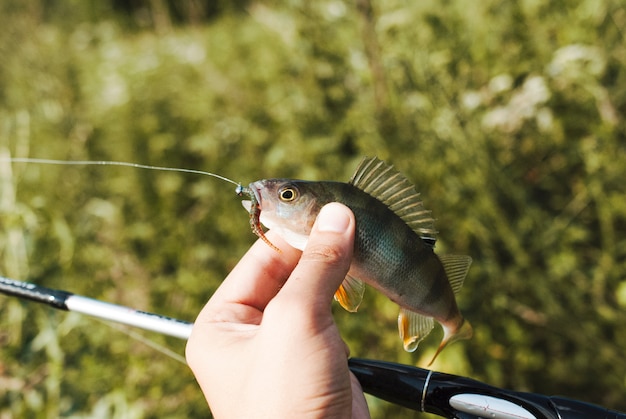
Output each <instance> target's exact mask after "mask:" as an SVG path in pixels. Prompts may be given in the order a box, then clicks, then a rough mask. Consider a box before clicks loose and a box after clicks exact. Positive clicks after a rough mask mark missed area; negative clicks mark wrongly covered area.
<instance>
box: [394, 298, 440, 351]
mask: <svg viewBox="0 0 626 419" xmlns="http://www.w3.org/2000/svg"><path fill="white" fill-rule="evenodd" d="M433 327H435V320H434V319H433V318H432V317H427V316H423V315H421V314H419V313H416V312H414V311H411V310H407V309H406V308H401V309H400V314H399V315H398V332H399V333H400V339H402V344H403V345H404V350H405V351H407V352H414V351H415V350H416V349H417V346H418V345H419V344H420V342H421V341H422V340H423V339H424V338H425V337H426V336H428V334H429V333H430V331H431V330H433Z"/></svg>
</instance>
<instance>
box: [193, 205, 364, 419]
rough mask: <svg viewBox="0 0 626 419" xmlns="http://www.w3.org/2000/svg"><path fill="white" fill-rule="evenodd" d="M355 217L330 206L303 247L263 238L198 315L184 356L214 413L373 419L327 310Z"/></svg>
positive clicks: (343, 269) (344, 266) (342, 271)
mask: <svg viewBox="0 0 626 419" xmlns="http://www.w3.org/2000/svg"><path fill="white" fill-rule="evenodd" d="M354 228H355V220H354V216H353V214H352V212H351V211H350V210H349V209H348V208H347V207H345V206H343V205H341V204H329V205H327V206H325V207H324V208H323V209H322V210H321V211H320V214H319V216H318V219H317V221H316V222H315V225H314V226H313V231H312V232H311V236H310V238H309V241H308V244H307V247H306V248H305V250H304V252H300V251H298V250H296V249H293V248H292V247H290V246H289V245H288V244H287V243H285V242H284V241H282V240H280V238H279V237H278V236H276V235H275V234H272V232H271V231H269V232H268V238H269V239H270V240H271V241H272V242H273V243H274V244H276V245H277V246H278V247H279V248H280V249H281V251H282V252H281V253H278V252H276V251H275V250H273V249H271V248H270V247H269V246H267V245H266V244H265V243H263V242H262V241H257V242H256V243H255V244H254V245H253V246H252V247H251V248H250V250H249V251H248V253H246V255H245V256H244V257H243V258H242V259H241V261H240V262H239V263H238V264H237V266H236V267H235V268H234V269H233V271H232V272H231V273H230V275H228V277H227V278H226V279H225V280H224V282H223V283H222V285H221V286H220V288H219V289H218V290H217V291H216V292H215V294H214V295H213V296H212V297H211V299H210V300H209V302H208V303H207V304H206V306H205V307H204V308H203V310H202V311H201V312H200V314H199V316H198V318H197V320H196V322H195V325H194V327H193V331H192V333H191V337H190V339H189V341H188V343H187V349H186V355H187V361H188V363H189V366H190V367H191V369H192V371H193V373H194V375H195V376H196V379H197V381H198V383H199V384H200V387H201V389H202V391H203V392H204V395H205V397H206V399H207V402H208V403H209V406H210V408H211V411H212V413H213V415H214V416H215V417H217V418H350V417H351V418H369V412H368V409H367V404H366V401H365V397H364V396H363V391H362V390H361V386H360V384H359V383H358V381H357V379H356V378H355V377H354V375H352V373H351V372H350V370H349V369H348V362H347V359H348V355H349V351H348V348H347V346H346V345H345V343H344V342H343V340H342V339H341V337H340V335H339V331H338V330H337V326H336V325H335V322H334V320H333V317H332V313H331V302H332V298H333V295H334V293H335V291H336V290H337V288H338V287H339V285H340V284H341V282H342V280H343V278H344V277H345V275H346V273H347V271H348V269H349V266H350V260H351V258H352V249H353V242H354Z"/></svg>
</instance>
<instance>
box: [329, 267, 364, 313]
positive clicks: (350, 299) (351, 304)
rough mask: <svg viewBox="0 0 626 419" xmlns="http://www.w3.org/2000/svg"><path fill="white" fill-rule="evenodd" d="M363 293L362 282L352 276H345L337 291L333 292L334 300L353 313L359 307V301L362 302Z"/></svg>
mask: <svg viewBox="0 0 626 419" xmlns="http://www.w3.org/2000/svg"><path fill="white" fill-rule="evenodd" d="M364 292H365V284H364V283H363V281H361V280H360V279H357V278H355V277H353V276H350V275H346V278H345V279H344V280H343V282H342V283H341V285H340V286H339V289H337V291H335V300H337V301H338V302H339V304H341V307H343V308H344V309H346V310H347V311H349V312H351V313H354V312H356V311H357V309H358V308H359V306H360V305H361V301H363V293H364Z"/></svg>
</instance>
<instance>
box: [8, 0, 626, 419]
mask: <svg viewBox="0 0 626 419" xmlns="http://www.w3.org/2000/svg"><path fill="white" fill-rule="evenodd" d="M0 27H2V28H3V29H2V31H1V32H0V153H1V155H2V156H4V157H6V156H13V157H39V158H55V159H71V160H122V161H128V162H135V163H143V164H152V165H163V166H171V167H183V168H191V169H200V170H208V171H212V172H215V173H218V174H220V175H223V176H227V177H230V178H232V179H234V180H236V181H241V182H243V183H249V182H252V181H254V180H257V179H261V178H267V177H297V178H304V179H311V180H322V179H331V180H347V179H349V177H350V175H351V173H352V172H353V170H354V169H355V167H356V165H357V163H358V161H359V160H360V159H361V158H362V156H365V155H368V156H374V155H376V156H378V157H380V158H382V159H384V160H386V161H388V162H389V163H391V164H394V165H395V166H396V167H397V168H398V169H399V170H400V171H402V172H403V173H404V174H406V175H407V177H408V178H409V179H411V180H412V181H413V182H414V183H415V184H416V186H417V189H418V190H419V191H421V192H422V197H423V199H424V203H425V206H426V207H427V208H428V209H431V210H432V211H433V216H434V217H435V218H436V226H437V229H438V230H439V232H440V234H439V240H438V243H437V249H436V250H437V252H439V253H446V252H454V253H460V254H468V255H470V256H472V258H473V259H474V263H473V265H472V268H471V270H470V273H469V275H468V278H467V280H466V282H465V286H464V289H463V290H462V291H461V293H460V295H459V305H460V308H461V310H462V312H463V313H464V314H465V316H466V317H467V318H468V319H469V320H470V322H471V323H472V324H473V325H474V328H475V336H474V338H473V339H472V340H470V341H466V342H462V343H457V344H454V345H452V346H451V347H449V348H447V349H446V350H445V351H444V352H443V353H442V355H441V356H440V358H439V359H438V360H437V362H436V364H435V365H434V368H435V369H437V370H440V371H445V372H449V373H454V374H460V375H466V376H470V377H472V378H476V379H479V380H483V381H486V382H488V383H490V384H493V385H497V386H503V387H507V388H512V389H515V390H520V391H533V392H539V393H545V394H561V395H565V396H569V397H573V398H578V399H581V400H585V401H589V402H593V403H598V404H602V405H605V406H607V407H611V408H615V409H622V410H626V398H625V397H624V394H625V393H624V390H625V389H626V358H625V357H624V351H625V350H626V349H625V348H626V314H625V313H624V311H625V309H626V277H625V275H624V272H626V235H625V234H624V231H625V229H626V196H625V195H624V194H625V192H626V182H625V175H626V152H625V149H626V123H625V117H624V115H625V113H626V44H625V41H624V39H626V9H625V4H624V2H623V0H583V1H566V0H560V1H552V2H540V1H536V0H523V1H519V2H508V1H499V0H498V1H496V0H483V1H480V2H473V3H472V4H471V6H470V5H468V3H467V2H466V1H463V0H445V1H434V0H423V1H419V2H413V1H402V0H393V1H374V0H372V1H370V0H356V1H355V2H348V1H340V0H331V1H317V2H309V1H299V0H292V1H286V2H278V1H237V2H228V1H216V2H209V1H206V2H202V1H185V2H177V1H173V0H172V1H166V0H152V1H148V0H145V1H142V0H137V1H133V2H122V1H110V2H105V1H79V0H74V1H70V0H68V1H43V0H39V1H37V0H24V1H17V0H8V1H3V2H2V3H1V5H0ZM254 240H255V237H254V235H253V234H252V233H251V232H250V230H249V226H248V216H247V215H246V213H245V211H244V210H243V209H242V208H241V204H240V198H238V197H237V196H236V195H235V193H234V187H233V185H230V184H227V183H225V182H222V181H219V180H217V179H212V178H207V177H202V176H198V175H188V174H177V173H161V172H150V171H142V170H138V169H128V168H120V167H106V166H97V167H96V166H82V167H81V166H43V165H35V164H8V163H7V162H6V160H3V161H2V162H0V272H1V273H2V274H3V275H5V276H10V277H14V278H16V279H22V280H28V281H31V282H35V283H37V284H40V285H43V286H46V287H51V288H61V289H66V290H69V291H72V292H74V293H77V294H83V295H86V296H89V297H92V298H97V299H102V300H105V301H108V302H112V303H117V304H125V305H130V306H132V307H135V308H138V309H141V310H146V311H153V312H157V313H161V314H165V315H169V316H173V317H177V318H181V319H185V320H190V321H192V320H193V319H194V318H195V316H196V314H197V313H198V312H199V310H200V308H201V307H202V306H203V304H204V303H205V302H206V300H207V299H208V298H209V297H210V296H211V294H212V293H213V292H214V290H215V289H216V288H217V287H218V286H219V284H220V281H221V280H222V279H223V278H224V277H225V276H226V274H227V273H228V272H229V270H230V269H231V268H232V267H233V266H234V264H235V263H236V262H237V261H238V259H239V258H240V257H241V256H242V255H243V253H244V252H245V250H246V249H247V248H248V247H249V246H250V244H251V243H252V242H253V241H254ZM334 312H335V313H336V319H337V322H338V323H339V328H340V330H341V333H342V335H343V336H344V338H345V340H346V341H347V343H348V344H349V346H350V349H351V352H352V355H353V356H358V357H368V358H376V359H382V360H388V361H397V362H401V363H406V364H414V365H420V366H424V365H425V364H426V363H427V362H428V360H429V359H430V357H431V356H432V354H433V352H434V350H435V348H436V346H437V344H438V342H439V340H440V338H441V330H440V329H439V328H437V329H435V332H434V333H433V334H432V336H430V337H429V338H428V339H427V340H426V341H425V342H424V343H423V344H422V346H421V347H420V349H418V351H417V352H416V353H414V354H408V353H405V352H404V351H403V350H402V346H401V344H400V341H399V339H398V336H397V331H396V316H397V307H396V306H395V305H394V304H392V303H391V302H389V301H388V300H387V299H386V298H384V297H383V296H381V295H378V294H377V293H375V292H374V291H373V290H371V289H368V290H367V291H366V297H365V301H364V303H363V304H362V306H361V309H360V310H359V313H357V314H348V313H345V312H344V311H343V310H342V309H341V308H340V307H339V306H337V305H336V306H335V307H334ZM168 350H169V351H173V352H174V353H176V354H178V355H181V354H182V353H183V351H184V343H183V342H181V341H177V340H176V339H174V338H166V337H163V336H159V335H156V334H152V333H149V332H137V331H136V330H129V329H127V328H125V327H120V326H114V325H110V324H107V323H105V322H100V321H97V320H94V319H91V318H87V317H84V316H81V315H78V314H71V313H69V314H68V313H64V312H55V311H54V310H53V309H51V308H48V307H44V306H39V305H37V304H35V303H31V302H25V301H20V300H17V299H15V298H12V297H4V296H0V417H2V418H5V417H6V418H11V417H39V418H49V417H74V418H79V417H94V418H98V417H102V418H143V417H147V418H151V417H154V418H156V417H158V418H167V417H172V418H177V417H180V418H183V417H207V416H208V415H209V410H208V408H207V406H206V402H205V401H204V398H203V396H202V394H201V392H200V391H199V388H198V387H197V385H196V383H195V381H194V379H193V377H192V375H191V373H190V372H189V370H188V369H187V367H186V366H185V365H184V364H183V363H181V362H180V360H176V359H175V357H174V356H172V355H171V354H168V353H167V351H168ZM369 402H370V408H371V411H372V415H373V417H374V418H383V417H432V416H429V415H424V414H418V413H413V412H411V411H408V410H404V409H401V408H399V407H397V406H393V405H390V404H388V403H385V402H382V401H379V400H377V399H374V398H370V399H369Z"/></svg>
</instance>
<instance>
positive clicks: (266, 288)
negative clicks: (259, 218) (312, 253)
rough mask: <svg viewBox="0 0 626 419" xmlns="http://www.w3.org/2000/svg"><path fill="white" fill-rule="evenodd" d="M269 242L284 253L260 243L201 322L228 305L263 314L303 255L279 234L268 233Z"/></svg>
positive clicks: (213, 299) (227, 281)
mask: <svg viewBox="0 0 626 419" xmlns="http://www.w3.org/2000/svg"><path fill="white" fill-rule="evenodd" d="M267 237H268V239H269V240H270V241H271V242H272V243H274V244H275V245H276V246H277V247H278V248H279V249H280V250H281V251H280V252H277V251H276V250H274V249H272V248H271V247H269V246H268V245H267V244H266V243H264V242H263V241H262V240H257V241H256V242H255V243H254V244H253V245H252V247H251V248H250V249H249V250H248V252H247V253H246V254H245V255H244V256H243V257H242V258H241V260H240V261H239V262H238V263H237V265H236V266H235V268H233V270H232V271H231V272H230V274H229V275H228V276H227V277H226V279H225V280H224V282H222V285H220V287H219V288H218V289H217V291H216V292H215V293H214V294H213V296H212V297H211V299H210V300H209V302H208V303H207V305H206V307H205V309H203V311H202V313H201V314H200V316H199V318H198V319H199V320H208V319H206V318H205V316H209V317H210V316H212V315H214V314H215V313H219V312H223V311H222V310H223V309H225V308H226V307H227V306H228V305H231V304H235V305H243V306H248V307H251V308H254V309H256V310H259V311H263V309H264V308H265V306H266V305H267V303H268V302H269V301H270V300H271V299H272V298H273V297H274V296H275V295H276V294H277V293H278V291H279V290H280V288H281V287H282V286H283V285H284V283H285V281H286V280H287V278H288V277H289V275H290V274H291V271H292V270H293V268H294V267H295V266H296V263H297V262H298V259H299V258H300V255H301V252H300V251H299V250H297V249H294V248H293V247H291V246H290V245H289V244H287V243H286V242H285V241H283V240H282V239H281V238H280V237H279V236H278V235H276V234H273V233H272V232H271V231H268V232H267Z"/></svg>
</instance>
